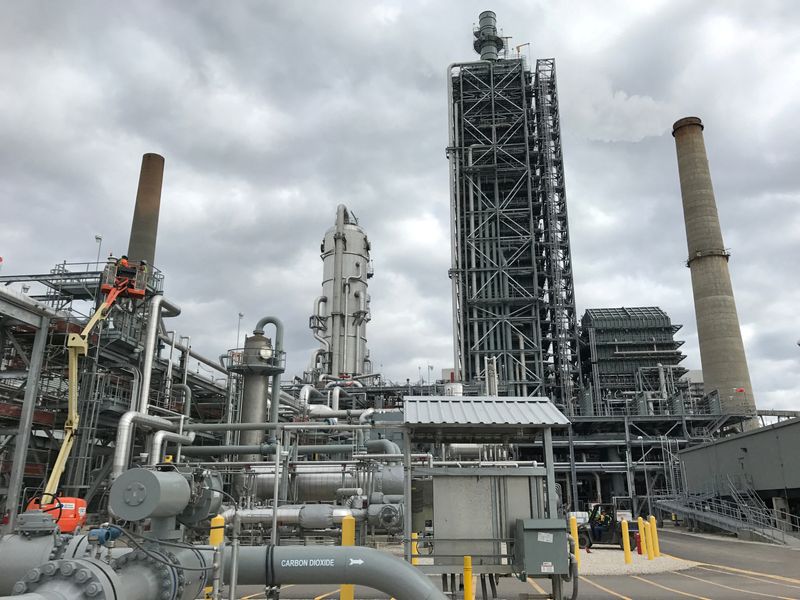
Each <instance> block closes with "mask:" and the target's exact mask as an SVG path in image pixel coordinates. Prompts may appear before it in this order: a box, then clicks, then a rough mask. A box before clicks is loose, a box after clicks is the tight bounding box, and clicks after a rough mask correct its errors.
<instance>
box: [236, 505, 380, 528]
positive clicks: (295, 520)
mask: <svg viewBox="0 0 800 600" xmlns="http://www.w3.org/2000/svg"><path fill="white" fill-rule="evenodd" d="M234 513H235V514H237V515H238V518H239V520H240V522H241V523H260V524H262V525H271V524H272V519H273V518H274V511H273V509H272V508H245V509H238V510H237V509H235V508H228V509H226V510H225V511H223V512H222V513H221V514H222V516H223V517H225V522H229V521H231V520H232V519H233V516H234ZM345 517H353V518H354V519H355V520H356V521H364V520H366V518H367V511H366V510H361V509H354V508H344V507H342V506H333V505H331V504H297V505H292V504H287V505H285V506H280V507H278V512H277V519H278V524H279V525H299V526H300V527H303V528H305V529H327V528H329V527H333V526H334V525H341V523H342V519H344V518H345Z"/></svg>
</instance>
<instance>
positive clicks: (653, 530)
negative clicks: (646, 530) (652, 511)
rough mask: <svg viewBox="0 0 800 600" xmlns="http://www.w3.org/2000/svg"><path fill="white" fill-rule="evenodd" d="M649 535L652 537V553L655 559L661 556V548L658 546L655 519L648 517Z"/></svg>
mask: <svg viewBox="0 0 800 600" xmlns="http://www.w3.org/2000/svg"><path fill="white" fill-rule="evenodd" d="M650 533H651V534H652V536H653V553H654V554H655V555H656V558H658V557H659V556H661V548H660V547H659V546H658V528H657V527H656V518H655V517H654V516H653V515H650Z"/></svg>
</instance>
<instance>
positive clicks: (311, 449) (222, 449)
mask: <svg viewBox="0 0 800 600" xmlns="http://www.w3.org/2000/svg"><path fill="white" fill-rule="evenodd" d="M191 433H194V432H191ZM182 452H183V455H184V456H225V455H228V454H235V455H241V456H246V455H252V454H260V455H261V456H270V455H272V454H275V446H270V445H269V444H261V445H256V446H192V447H191V448H183V451H182ZM297 453H298V454H303V455H305V454H352V453H353V446H351V445H350V444H310V445H303V446H297Z"/></svg>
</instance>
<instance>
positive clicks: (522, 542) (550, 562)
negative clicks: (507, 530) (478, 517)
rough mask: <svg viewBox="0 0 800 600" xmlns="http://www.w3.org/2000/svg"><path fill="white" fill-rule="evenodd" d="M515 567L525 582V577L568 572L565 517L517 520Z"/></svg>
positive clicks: (565, 573)
mask: <svg viewBox="0 0 800 600" xmlns="http://www.w3.org/2000/svg"><path fill="white" fill-rule="evenodd" d="M514 567H515V569H516V571H517V574H518V575H519V577H520V579H521V580H523V581H524V580H525V578H526V577H542V576H549V575H567V574H568V573H569V545H568V542H567V524H566V522H565V521H563V520H562V519H517V529H516V534H515V536H514Z"/></svg>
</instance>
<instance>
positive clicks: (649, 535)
mask: <svg viewBox="0 0 800 600" xmlns="http://www.w3.org/2000/svg"><path fill="white" fill-rule="evenodd" d="M644 529H645V531H647V535H645V536H644V540H645V542H647V544H646V548H647V560H653V559H654V558H655V557H656V551H655V549H654V548H653V530H652V529H650V523H648V522H647V521H645V523H644Z"/></svg>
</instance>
